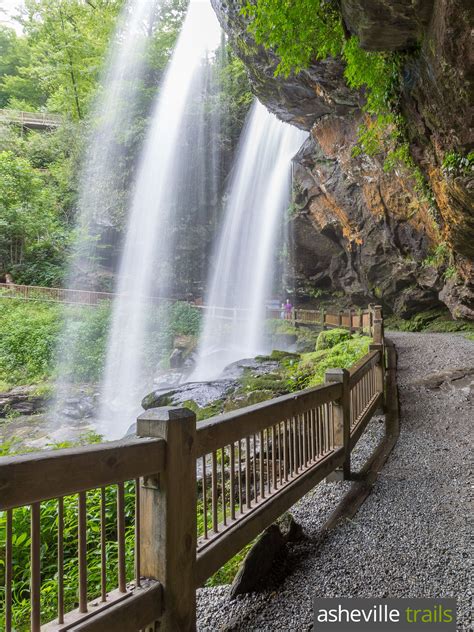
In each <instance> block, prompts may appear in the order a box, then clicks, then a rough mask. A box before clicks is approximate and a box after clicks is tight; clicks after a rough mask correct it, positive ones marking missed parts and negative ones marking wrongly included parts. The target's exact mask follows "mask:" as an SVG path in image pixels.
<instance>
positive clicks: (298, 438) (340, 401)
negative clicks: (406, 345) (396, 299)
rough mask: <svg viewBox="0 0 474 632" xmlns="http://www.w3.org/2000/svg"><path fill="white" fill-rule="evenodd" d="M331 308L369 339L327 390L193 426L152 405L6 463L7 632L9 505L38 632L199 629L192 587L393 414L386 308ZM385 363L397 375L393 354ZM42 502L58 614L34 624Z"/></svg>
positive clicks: (0, 503) (341, 466)
mask: <svg viewBox="0 0 474 632" xmlns="http://www.w3.org/2000/svg"><path fill="white" fill-rule="evenodd" d="M327 316H331V317H330V318H328V319H327V320H328V322H329V321H330V325H329V326H332V324H333V322H334V321H337V322H334V326H341V325H342V326H343V327H347V328H350V329H358V328H360V327H361V328H364V327H366V328H367V327H369V328H370V332H367V333H370V334H371V335H372V337H373V344H372V345H371V348H370V351H369V353H368V354H367V355H366V356H365V357H364V358H362V359H361V360H360V361H359V362H358V363H357V364H355V365H354V366H353V367H352V368H351V369H350V370H346V369H332V370H329V371H327V373H326V380H325V384H324V385H322V386H318V387H315V388H309V389H306V390H304V391H301V392H299V393H295V394H290V395H284V396H282V397H278V398H276V399H273V400H270V401H268V402H263V403H260V404H257V405H255V406H249V407H247V408H243V409H240V410H236V411H233V412H230V413H226V414H223V415H219V416H217V417H214V418H212V419H209V420H207V421H205V422H203V423H200V424H198V425H197V426H196V418H195V415H194V413H192V412H191V411H189V410H187V409H179V408H168V407H165V408H157V409H152V410H149V411H147V412H145V413H143V414H142V415H141V416H140V417H139V419H138V422H137V435H138V437H137V438H127V439H124V440H122V441H119V442H113V443H107V444H102V445H96V446H90V447H84V448H75V449H69V450H59V451H57V452H52V453H49V452H46V453H45V452H42V453H37V454H31V455H26V456H20V457H8V458H2V459H0V511H3V512H4V514H3V515H4V516H5V517H6V518H5V542H4V544H2V545H1V546H0V553H1V551H2V549H3V551H4V558H5V559H4V568H5V591H4V598H5V609H4V612H5V614H4V621H3V622H2V621H0V626H1V625H2V623H3V628H2V629H4V630H5V631H6V632H13V630H14V627H13V623H14V605H15V602H14V599H13V592H14V582H15V577H14V575H13V572H14V567H13V564H12V560H13V557H14V553H15V541H14V538H13V532H14V530H13V527H14V521H15V512H16V511H17V509H16V508H18V507H24V506H26V505H28V506H30V507H31V509H30V539H31V565H30V588H29V591H28V595H29V599H30V602H31V630H32V631H33V632H38V631H39V630H44V631H47V632H53V631H54V632H57V631H59V630H83V631H86V630H87V631H90V632H92V631H95V630H100V631H101V632H108V631H112V630H117V629H120V630H121V631H130V632H137V631H139V630H146V631H147V632H148V631H151V630H154V629H155V623H156V622H157V621H159V625H160V630H164V631H165V632H171V631H172V632H175V631H180V630H182V631H191V630H195V627H196V596H195V594H196V593H195V590H196V587H198V586H201V585H202V584H203V583H204V582H205V581H206V579H207V578H208V577H210V576H211V575H212V574H213V573H214V572H216V571H217V570H218V569H219V568H220V567H221V566H222V565H223V564H224V563H225V562H226V561H227V560H228V559H230V558H231V557H232V556H233V555H235V554H236V553H237V552H238V551H240V550H241V549H242V548H243V547H244V546H245V545H246V544H248V543H249V542H251V541H252V540H253V539H254V538H255V537H256V536H257V535H258V534H259V533H261V532H262V531H263V530H264V529H265V528H266V527H268V526H269V525H270V524H271V523H272V522H273V521H275V520H276V519H277V518H278V517H279V516H280V515H281V514H283V513H284V512H285V511H286V510H288V509H289V508H290V507H291V506H292V505H293V504H294V503H295V502H297V501H298V500H299V499H300V498H301V497H302V496H303V495H304V494H306V493H307V492H308V491H310V490H311V489H312V488H313V487H314V486H315V485H317V484H318V483H319V482H321V481H322V480H323V479H324V478H326V477H327V476H328V475H333V476H335V477H336V478H337V479H340V480H342V479H346V480H347V479H351V476H352V475H351V452H352V450H353V448H354V446H355V445H356V443H357V441H358V439H359V438H360V437H361V435H362V433H363V431H364V429H365V428H366V427H367V424H368V423H369V421H370V420H371V418H372V417H373V415H374V413H375V412H376V410H377V409H378V408H380V407H382V406H383V405H384V404H385V403H387V405H388V409H389V410H392V405H391V402H390V401H388V402H386V399H385V398H386V394H385V391H386V389H385V344H384V337H383V320H382V314H381V309H380V308H379V307H374V308H372V309H371V310H369V312H367V314H362V316H361V315H360V314H359V315H354V317H353V315H351V314H349V315H348V316H347V319H346V320H344V314H342V315H341V314H336V315H327ZM364 316H365V317H366V320H365V322H364ZM354 318H357V319H358V320H357V323H356V322H355V319H354ZM389 367H390V371H391V372H392V373H393V362H392V364H391V365H389ZM392 373H390V375H392ZM392 381H393V375H392ZM388 392H389V393H390V392H391V391H390V389H389V391H388ZM387 434H388V433H387ZM392 439H393V437H392ZM110 486H112V489H113V490H115V491H114V498H115V505H116V510H115V512H114V514H113V515H112V516H111V515H110V511H109V509H110V508H107V505H106V493H107V494H109V496H110V489H111V487H110ZM91 490H98V493H95V494H93V493H91ZM126 494H128V496H127V498H129V497H130V494H131V495H132V496H133V512H132V513H133V517H132V522H133V533H134V537H133V551H132V553H133V560H134V573H133V580H132V581H130V580H131V579H132V578H130V577H129V576H127V571H126V555H127V550H126V546H127V542H128V544H129V545H130V543H129V540H126V538H125V523H126V519H127V518H126V516H127V512H126V508H125V504H126ZM71 495H75V497H76V500H75V501H74V502H75V503H76V505H75V506H76V510H75V511H76V513H77V519H76V539H77V549H76V551H77V552H76V553H75V554H76V555H77V565H78V571H79V573H78V588H77V603H78V608H77V609H76V610H74V611H72V612H67V610H68V608H66V607H65V596H66V594H68V593H67V590H66V589H67V582H68V577H67V576H66V575H65V572H64V568H65V567H64V563H65V539H64V538H65V534H64V516H65V502H66V499H67V498H70V497H71ZM50 499H56V500H50ZM45 502H48V503H51V502H54V503H56V507H57V509H56V510H57V526H56V531H57V577H58V588H57V602H58V617H57V619H56V620H55V621H52V622H49V623H48V622H44V624H43V626H42V625H41V624H42V623H43V622H42V621H41V585H42V584H41V582H42V575H41V562H42V555H43V552H42V551H43V549H42V542H41V524H42V522H41V521H42V504H44V503H45ZM92 503H96V504H97V505H98V506H97V507H96V510H97V512H96V514H95V515H97V516H98V517H99V518H98V520H99V527H98V528H99V530H100V538H99V540H98V541H97V542H98V543H97V546H98V550H97V551H92V552H91V551H90V538H91V535H90V532H89V531H88V527H89V525H88V520H89V521H90V520H92V518H89V519H88V511H90V510H91V504H92ZM111 520H114V528H113V531H112V532H113V539H114V546H115V545H116V550H117V565H116V569H115V588H114V589H111V586H110V578H109V577H108V576H107V550H108V549H107V537H111V536H110V535H109V536H107V533H109V534H110V531H107V529H106V526H107V521H109V522H110V521H111ZM68 537H70V534H69V535H68ZM92 553H94V554H95V555H96V557H98V558H99V559H100V567H101V572H100V582H99V583H100V585H99V586H96V587H93V586H89V584H88V560H89V559H90V557H91V554H92ZM128 553H130V551H128ZM94 590H95V593H94ZM91 600H92V601H91Z"/></svg>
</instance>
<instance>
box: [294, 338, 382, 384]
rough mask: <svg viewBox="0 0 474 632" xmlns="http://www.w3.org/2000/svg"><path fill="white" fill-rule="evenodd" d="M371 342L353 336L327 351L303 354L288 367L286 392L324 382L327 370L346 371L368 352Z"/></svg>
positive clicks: (370, 340)
mask: <svg viewBox="0 0 474 632" xmlns="http://www.w3.org/2000/svg"><path fill="white" fill-rule="evenodd" d="M371 342H372V339H371V338H368V337H367V336H360V335H355V336H352V337H351V338H349V339H346V340H343V341H342V342H339V343H338V344H336V345H334V346H333V347H331V348H329V349H320V350H319V351H313V352H312V353H303V354H302V356H301V361H300V362H299V363H298V364H297V365H294V366H292V367H288V390H290V391H298V390H301V389H302V388H308V387H310V386H317V385H319V384H322V383H323V382H324V374H325V373H326V371H327V370H328V369H337V368H340V369H348V368H350V367H351V366H352V365H353V364H355V363H356V362H357V361H358V360H360V358H362V357H363V356H364V355H365V354H366V353H368V351H369V345H370V343H371Z"/></svg>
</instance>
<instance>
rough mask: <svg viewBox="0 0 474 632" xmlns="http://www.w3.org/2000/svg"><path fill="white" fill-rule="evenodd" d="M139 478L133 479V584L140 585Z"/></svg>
mask: <svg viewBox="0 0 474 632" xmlns="http://www.w3.org/2000/svg"><path fill="white" fill-rule="evenodd" d="M140 533H141V520H140V479H139V478H137V479H136V480H135V584H136V586H137V587H140V586H141V583H142V582H141V570H140V569H141V563H140V561H141V560H140Z"/></svg>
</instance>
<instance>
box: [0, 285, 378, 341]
mask: <svg viewBox="0 0 474 632" xmlns="http://www.w3.org/2000/svg"><path fill="white" fill-rule="evenodd" d="M117 296H119V295H118V294H114V293H112V292H94V291H91V290H73V289H68V288H56V287H41V286H36V285H17V284H15V283H0V299H2V298H3V299H17V300H25V301H44V302H47V303H62V304H66V305H82V306H87V307H97V306H98V305H100V304H102V303H103V302H104V301H113V300H114V299H115V298H116V297H117ZM134 300H135V299H134ZM141 300H143V301H145V302H149V303H151V304H155V305H157V304H165V303H175V302H178V299H171V298H164V297H161V298H160V297H153V296H147V297H143V298H142V299H141ZM191 304H192V305H193V306H194V307H195V308H196V309H199V310H200V311H201V312H202V313H206V314H210V315H211V317H212V318H215V319H216V321H222V322H225V321H228V322H238V321H245V320H248V318H249V317H250V316H249V315H250V311H251V310H250V309H246V308H237V307H217V306H211V305H198V304H195V303H191ZM281 313H282V310H281V309H275V308H272V307H266V309H265V312H264V318H265V319H270V318H271V319H281ZM373 317H374V311H373V308H369V309H366V310H358V311H356V310H354V309H349V310H346V311H343V310H341V311H339V312H338V313H337V314H333V313H331V312H328V311H326V310H324V309H322V310H311V309H300V308H293V309H292V311H291V314H289V315H288V317H287V319H288V321H289V322H290V323H292V324H293V325H294V326H296V327H299V326H303V327H304V326H306V327H312V326H313V327H321V328H322V329H331V328H334V327H343V328H346V329H349V330H350V331H351V332H356V331H359V332H363V333H370V331H371V327H372V324H373V322H372V321H373Z"/></svg>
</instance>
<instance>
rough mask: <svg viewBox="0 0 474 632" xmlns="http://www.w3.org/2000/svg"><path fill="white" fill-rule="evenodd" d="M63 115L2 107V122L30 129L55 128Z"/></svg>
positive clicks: (0, 115)
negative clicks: (3, 108)
mask: <svg viewBox="0 0 474 632" xmlns="http://www.w3.org/2000/svg"><path fill="white" fill-rule="evenodd" d="M61 121H62V117H61V116H60V115H59V114H51V113H50V112H23V111H21V110H9V109H5V110H2V109H0V123H14V124H15V125H21V126H22V127H25V128H28V129H53V128H55V127H58V126H59V125H60V124H61Z"/></svg>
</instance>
